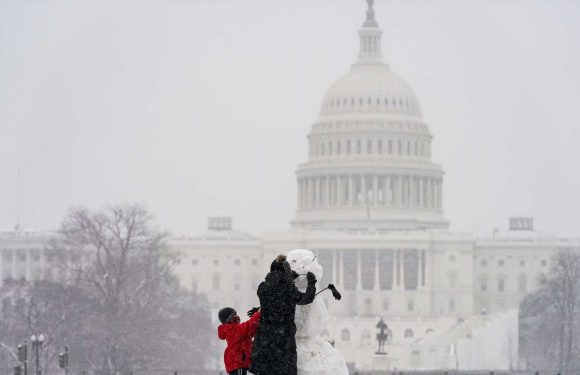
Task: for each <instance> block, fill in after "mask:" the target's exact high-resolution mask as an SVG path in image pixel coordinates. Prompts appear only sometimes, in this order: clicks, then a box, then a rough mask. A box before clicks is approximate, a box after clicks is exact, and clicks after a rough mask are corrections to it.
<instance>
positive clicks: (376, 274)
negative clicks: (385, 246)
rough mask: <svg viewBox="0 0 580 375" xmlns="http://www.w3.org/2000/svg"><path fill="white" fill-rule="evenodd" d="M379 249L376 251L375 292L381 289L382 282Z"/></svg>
mask: <svg viewBox="0 0 580 375" xmlns="http://www.w3.org/2000/svg"><path fill="white" fill-rule="evenodd" d="M379 252H380V250H379V249H375V286H374V288H373V289H374V290H375V291H378V290H380V289H381V285H380V281H379Z"/></svg>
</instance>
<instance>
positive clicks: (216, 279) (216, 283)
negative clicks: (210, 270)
mask: <svg viewBox="0 0 580 375" xmlns="http://www.w3.org/2000/svg"><path fill="white" fill-rule="evenodd" d="M211 286H212V289H213V290H220V275H219V273H214V274H213V276H212V277H211Z"/></svg>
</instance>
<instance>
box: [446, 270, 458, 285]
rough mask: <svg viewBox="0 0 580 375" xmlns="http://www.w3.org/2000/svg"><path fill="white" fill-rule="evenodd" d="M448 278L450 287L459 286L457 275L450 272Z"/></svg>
mask: <svg viewBox="0 0 580 375" xmlns="http://www.w3.org/2000/svg"><path fill="white" fill-rule="evenodd" d="M447 278H448V281H449V287H450V288H455V287H456V286H457V273H455V272H449V274H448V275H447Z"/></svg>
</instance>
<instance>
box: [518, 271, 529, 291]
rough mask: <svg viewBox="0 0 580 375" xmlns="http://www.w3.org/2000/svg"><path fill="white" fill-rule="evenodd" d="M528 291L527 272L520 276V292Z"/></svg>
mask: <svg viewBox="0 0 580 375" xmlns="http://www.w3.org/2000/svg"><path fill="white" fill-rule="evenodd" d="M527 291H528V278H527V277H526V275H525V274H521V275H520V276H519V277H518V292H520V293H526V292H527Z"/></svg>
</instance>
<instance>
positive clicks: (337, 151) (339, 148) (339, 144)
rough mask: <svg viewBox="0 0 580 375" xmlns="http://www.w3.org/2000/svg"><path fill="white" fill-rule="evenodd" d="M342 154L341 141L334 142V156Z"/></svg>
mask: <svg viewBox="0 0 580 375" xmlns="http://www.w3.org/2000/svg"><path fill="white" fill-rule="evenodd" d="M341 152H342V142H341V141H337V142H336V154H337V155H340V153H341Z"/></svg>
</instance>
